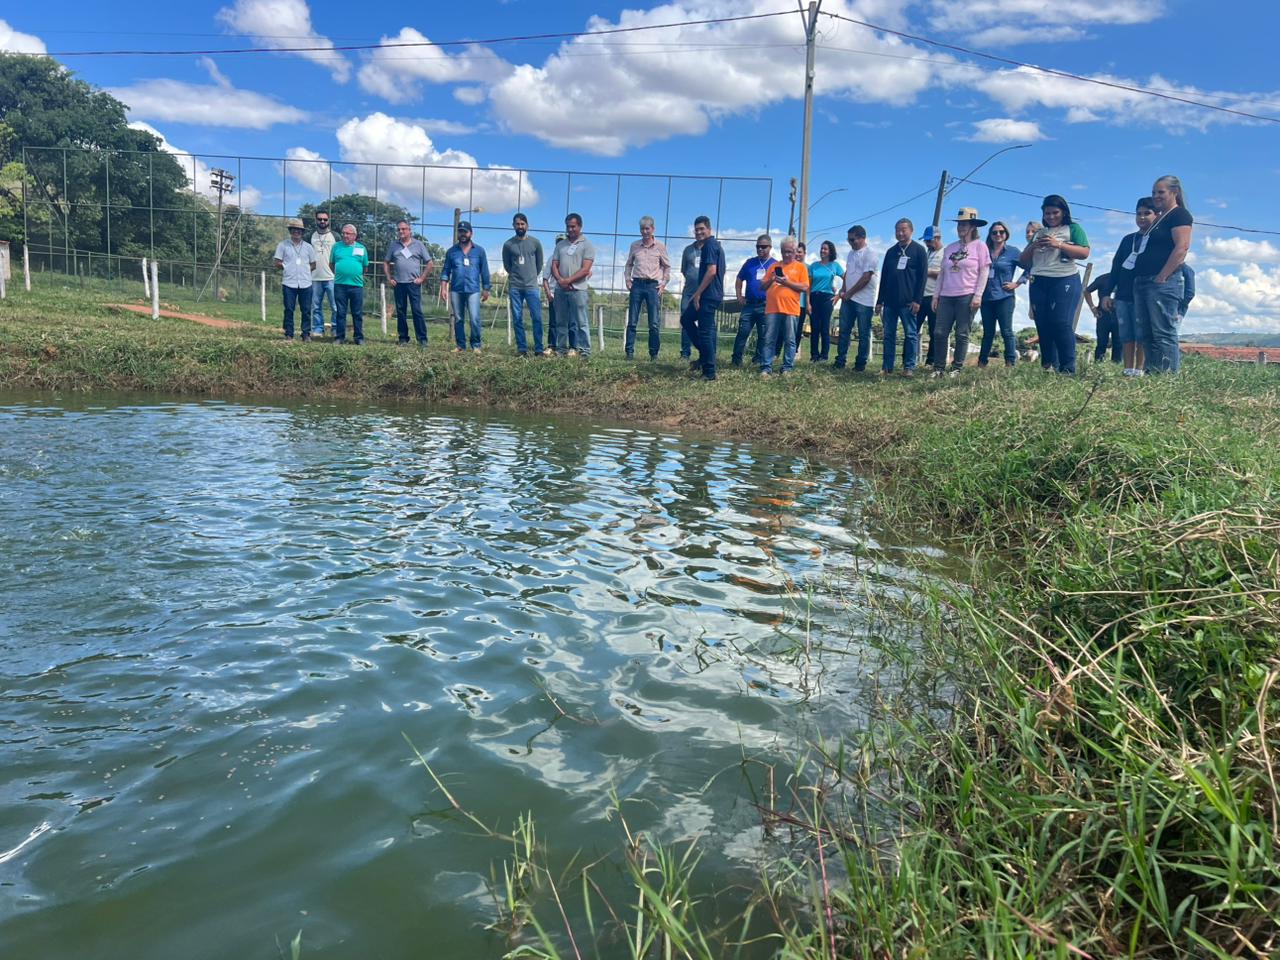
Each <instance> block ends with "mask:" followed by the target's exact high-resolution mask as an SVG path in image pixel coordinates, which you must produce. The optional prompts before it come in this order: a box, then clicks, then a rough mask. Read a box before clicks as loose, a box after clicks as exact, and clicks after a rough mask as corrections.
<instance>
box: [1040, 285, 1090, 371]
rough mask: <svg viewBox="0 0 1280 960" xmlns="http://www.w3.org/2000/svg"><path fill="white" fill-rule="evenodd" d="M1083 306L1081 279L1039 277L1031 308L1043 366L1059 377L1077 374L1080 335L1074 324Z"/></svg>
mask: <svg viewBox="0 0 1280 960" xmlns="http://www.w3.org/2000/svg"><path fill="white" fill-rule="evenodd" d="M1079 302H1080V276H1079V274H1074V273H1073V274H1072V275H1071V276H1069V277H1035V278H1034V279H1033V280H1032V281H1031V306H1032V307H1033V308H1034V309H1035V312H1036V332H1037V333H1038V334H1039V335H1040V364H1041V365H1042V366H1045V367H1051V368H1052V369H1054V370H1057V371H1058V372H1059V373H1075V372H1076V332H1075V329H1074V328H1073V327H1072V326H1071V321H1072V320H1073V319H1074V318H1075V315H1076V305H1077V304H1078V303H1079Z"/></svg>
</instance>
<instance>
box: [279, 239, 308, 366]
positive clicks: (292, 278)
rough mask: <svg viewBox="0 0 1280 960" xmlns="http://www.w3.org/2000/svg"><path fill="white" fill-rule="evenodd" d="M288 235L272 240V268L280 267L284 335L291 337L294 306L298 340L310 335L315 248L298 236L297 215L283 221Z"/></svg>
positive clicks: (306, 338)
mask: <svg viewBox="0 0 1280 960" xmlns="http://www.w3.org/2000/svg"><path fill="white" fill-rule="evenodd" d="M286 226H288V228H289V239H288V240H281V241H280V242H279V243H278V244H276V254H275V262H276V269H278V270H282V271H284V275H283V278H282V280H281V290H282V292H283V293H284V338H285V339H286V340H293V311H294V308H295V307H297V309H298V314H299V315H298V320H299V321H300V323H299V328H300V331H301V333H302V342H303V343H306V342H308V341H309V340H310V339H311V271H313V270H314V269H315V268H316V251H315V248H314V247H312V246H311V244H309V243H307V241H305V240H303V239H302V231H303V230H305V229H306V228H305V227H304V226H303V224H302V221H301V220H299V219H298V218H297V217H292V218H290V219H289V221H288V222H287V224H286Z"/></svg>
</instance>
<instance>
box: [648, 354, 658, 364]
mask: <svg viewBox="0 0 1280 960" xmlns="http://www.w3.org/2000/svg"><path fill="white" fill-rule="evenodd" d="M649 362H650V363H657V362H658V355H657V354H656V353H651V354H649Z"/></svg>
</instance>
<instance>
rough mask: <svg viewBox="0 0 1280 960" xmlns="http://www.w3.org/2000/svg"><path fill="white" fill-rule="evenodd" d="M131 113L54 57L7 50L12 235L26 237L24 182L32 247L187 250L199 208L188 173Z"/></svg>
mask: <svg viewBox="0 0 1280 960" xmlns="http://www.w3.org/2000/svg"><path fill="white" fill-rule="evenodd" d="M125 109H126V108H125V105H124V104H123V103H121V102H120V101H119V100H117V99H116V98H115V97H113V96H111V95H110V94H109V93H106V92H104V91H102V90H95V89H94V88H93V87H91V86H90V85H89V84H87V83H85V82H84V81H83V80H77V79H76V78H75V76H74V75H73V74H72V73H71V72H70V71H69V70H66V69H65V68H63V67H62V66H60V65H59V64H58V63H56V62H55V61H53V60H51V59H49V58H48V57H31V56H23V55H19V54H0V117H3V118H4V121H3V123H2V124H0V169H2V170H3V171H4V174H3V175H2V176H0V224H2V225H3V226H2V228H3V229H4V230H5V231H6V233H7V234H8V235H9V236H10V237H11V238H13V239H17V240H19V241H21V242H25V241H26V237H25V236H23V231H22V213H23V211H22V195H23V185H24V183H25V187H26V195H27V210H26V215H27V222H28V223H29V224H31V225H32V227H33V229H32V238H31V240H32V243H33V244H37V243H46V244H48V245H49V246H51V247H52V246H58V247H61V246H62V245H63V244H64V243H66V244H68V245H69V246H71V247H73V248H78V249H88V250H93V251H101V252H104V253H106V252H110V253H117V254H124V255H137V254H138V253H140V252H149V251H150V250H151V249H152V247H153V245H154V248H155V250H156V253H157V255H162V256H178V255H180V254H179V251H181V250H182V249H183V248H184V247H185V249H187V250H188V251H189V249H190V238H191V225H192V218H193V217H195V218H196V219H197V220H198V218H199V211H198V209H197V207H196V204H194V202H193V198H192V195H191V193H190V192H189V191H188V190H187V178H186V174H185V173H184V171H183V170H182V167H181V166H180V165H179V164H178V162H177V160H176V159H174V157H173V156H172V155H170V154H168V153H165V152H164V151H162V150H161V149H160V141H159V140H157V139H156V137H154V136H153V135H151V134H149V133H147V132H146V131H143V130H133V129H131V128H130V127H129V123H128V118H127V116H126V114H125ZM24 147H25V148H26V152H25V157H26V162H25V163H23V157H24V152H23V148H24ZM64 148H65V149H64ZM15 165H16V166H15ZM108 172H109V174H110V181H111V186H110V194H109V195H108V192H107V179H108ZM108 202H109V204H110V217H109V220H108V216H107V204H108ZM153 208H154V209H153ZM153 224H154V235H153V232H152V228H153ZM108 232H109V233H110V243H109V244H108ZM46 238H47V239H46Z"/></svg>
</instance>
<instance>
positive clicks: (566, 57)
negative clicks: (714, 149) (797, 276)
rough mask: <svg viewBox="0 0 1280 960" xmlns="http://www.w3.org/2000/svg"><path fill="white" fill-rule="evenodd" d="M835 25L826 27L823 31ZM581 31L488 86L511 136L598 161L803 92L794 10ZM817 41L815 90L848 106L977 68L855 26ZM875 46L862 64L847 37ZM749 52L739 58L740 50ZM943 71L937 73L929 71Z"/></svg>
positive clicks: (887, 12)
mask: <svg viewBox="0 0 1280 960" xmlns="http://www.w3.org/2000/svg"><path fill="white" fill-rule="evenodd" d="M824 9H826V10H829V12H831V13H843V14H854V13H857V14H860V15H864V16H871V15H874V16H877V17H881V18H882V19H887V20H890V21H891V22H894V21H896V20H898V18H899V17H900V14H899V13H898V12H895V11H896V8H895V7H893V6H892V5H891V4H888V3H885V2H883V0H867V2H863V3H862V4H859V5H857V6H855V5H854V4H853V3H851V2H849V0H832V2H830V3H829V4H828V6H827V7H826V8H824ZM776 11H777V4H776V2H774V0H748V2H747V3H742V2H737V3H731V2H730V0H712V2H710V3H708V4H705V5H702V6H699V7H698V8H697V16H698V17H707V18H712V17H715V16H717V15H719V14H725V15H728V16H740V15H744V14H752V13H774V12H776ZM691 16H692V14H691V13H690V10H689V8H687V7H686V6H682V5H680V4H677V3H668V4H664V5H661V6H657V7H654V8H652V9H649V10H643V11H641V10H624V11H623V12H622V13H621V14H620V15H619V17H618V20H617V22H616V23H614V22H610V21H607V20H605V19H604V18H601V17H592V18H590V19H589V20H588V22H587V23H586V29H587V30H601V29H606V28H610V27H614V26H621V27H644V26H650V25H653V24H662V23H670V22H675V21H681V20H686V19H689V18H690V17H691ZM833 29H834V28H833ZM641 36H643V37H644V38H645V39H643V40H640V39H638V38H637V37H636V35H633V34H623V35H617V34H615V35H609V36H584V37H577V38H575V39H573V40H571V41H568V42H566V43H563V44H561V46H560V48H559V49H558V50H557V51H556V52H555V53H554V54H552V55H551V56H550V57H548V58H547V60H546V61H544V62H543V64H542V65H541V66H534V65H532V64H523V65H520V66H517V67H516V68H515V70H514V71H513V72H512V73H511V74H510V75H509V76H507V77H506V78H504V79H502V80H500V81H499V82H498V83H496V84H495V85H494V86H493V88H492V89H491V90H490V92H489V97H490V100H491V102H492V104H493V110H494V113H495V115H496V116H497V117H498V118H499V119H500V120H502V121H503V122H505V123H506V124H507V125H508V126H509V127H510V128H511V129H512V130H513V131H517V132H520V133H525V134H530V135H532V136H535V137H538V138H539V139H541V140H543V141H545V142H547V143H550V144H553V145H555V146H559V147H566V148H570V149H576V150H582V151H584V152H587V153H594V154H600V155H604V156H619V155H621V154H622V153H624V152H625V151H626V150H627V149H629V148H631V147H636V146H642V145H644V144H648V143H653V142H655V141H659V140H665V139H669V138H672V137H678V136H699V135H701V134H703V133H705V132H706V131H707V130H708V129H709V128H710V126H711V125H712V123H714V122H715V121H717V120H719V119H720V118H722V117H725V116H729V115H738V114H746V113H753V112H758V111H760V110H762V109H764V108H765V107H768V106H770V105H771V104H775V103H779V102H781V101H784V100H787V99H794V98H798V97H800V96H801V95H802V93H803V87H804V34H803V28H802V25H801V22H800V18H799V17H797V16H790V15H788V16H785V17H771V18H768V19H763V20H753V21H747V22H734V23H713V24H700V25H696V26H688V27H680V28H673V29H668V30H662V31H660V32H654V33H652V34H642V35H641ZM829 36H830V37H831V38H832V39H831V40H830V42H829V43H823V44H820V45H819V47H818V52H817V57H818V67H817V91H818V93H819V94H822V95H827V96H838V97H844V98H849V99H852V100H855V101H857V102H867V101H878V102H882V103H891V104H896V105H906V104H909V103H911V102H912V101H913V100H914V99H915V97H916V96H917V95H918V94H919V93H920V92H921V91H923V90H924V89H926V88H927V87H929V86H930V85H931V84H933V83H934V82H943V83H952V82H966V81H970V80H973V79H975V78H976V77H977V75H978V74H979V73H980V71H977V70H975V69H974V68H970V67H965V66H961V65H957V64H954V63H950V62H949V58H947V57H945V56H942V55H936V54H934V55H931V56H930V59H931V60H943V61H948V62H945V63H942V64H934V63H920V62H918V61H913V60H910V59H906V58H909V57H912V56H922V55H923V54H924V52H923V51H922V50H920V49H919V48H917V47H913V46H911V45H909V44H905V43H903V42H902V41H900V40H898V39H896V38H893V37H886V36H882V35H878V34H864V33H863V32H862V31H859V32H858V34H857V38H856V41H854V40H846V35H840V34H839V33H838V32H832V33H830V34H829ZM853 42H856V44H857V46H858V47H859V48H861V50H863V51H870V52H871V53H873V54H875V53H885V54H888V55H889V56H888V57H887V58H885V59H877V60H875V62H874V64H873V65H869V63H868V60H867V59H865V57H860V56H857V55H856V54H855V55H851V54H850V52H849V50H848V49H846V46H847V43H853ZM744 45H745V46H748V47H750V48H751V49H750V51H749V52H747V53H744V52H743V50H742V47H743V46H744ZM943 67H947V69H948V76H946V77H943V76H942V75H941V73H940V71H941V69H942V68H943Z"/></svg>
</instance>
